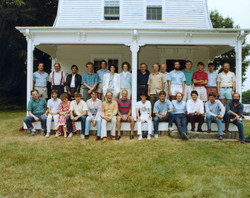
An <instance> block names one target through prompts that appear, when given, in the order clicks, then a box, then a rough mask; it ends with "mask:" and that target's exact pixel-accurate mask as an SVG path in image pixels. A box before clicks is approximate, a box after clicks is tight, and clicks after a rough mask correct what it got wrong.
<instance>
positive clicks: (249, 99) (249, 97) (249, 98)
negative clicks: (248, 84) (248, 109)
mask: <svg viewBox="0 0 250 198" xmlns="http://www.w3.org/2000/svg"><path fill="white" fill-rule="evenodd" d="M242 103H243V104H250V89H249V90H247V91H244V92H242Z"/></svg>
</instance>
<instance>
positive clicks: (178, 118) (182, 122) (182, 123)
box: [174, 114, 187, 135]
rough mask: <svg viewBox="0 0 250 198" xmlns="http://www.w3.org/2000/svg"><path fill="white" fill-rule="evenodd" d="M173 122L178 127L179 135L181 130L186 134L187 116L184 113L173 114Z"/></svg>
mask: <svg viewBox="0 0 250 198" xmlns="http://www.w3.org/2000/svg"><path fill="white" fill-rule="evenodd" d="M174 122H175V124H176V126H177V128H178V131H179V133H180V135H181V134H182V133H183V132H184V133H186V134H187V116H186V115H185V114H175V115H174Z"/></svg>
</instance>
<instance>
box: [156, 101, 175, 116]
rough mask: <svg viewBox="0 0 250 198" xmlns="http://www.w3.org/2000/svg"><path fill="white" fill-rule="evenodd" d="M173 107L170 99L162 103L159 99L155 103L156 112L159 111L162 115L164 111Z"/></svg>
mask: <svg viewBox="0 0 250 198" xmlns="http://www.w3.org/2000/svg"><path fill="white" fill-rule="evenodd" d="M172 108H173V105H172V103H171V102H170V101H169V100H167V99H165V101H164V103H163V104H162V103H161V101H160V100H157V101H156V103H155V105H154V113H158V114H159V115H162V114H163V113H164V112H166V111H168V110H169V109H172Z"/></svg>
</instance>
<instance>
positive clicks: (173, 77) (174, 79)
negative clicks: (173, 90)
mask: <svg viewBox="0 0 250 198" xmlns="http://www.w3.org/2000/svg"><path fill="white" fill-rule="evenodd" d="M167 80H169V81H171V85H182V82H185V81H186V77H185V75H184V73H183V72H182V71H178V72H177V71H175V70H173V71H171V72H170V73H169V74H168V79H167Z"/></svg>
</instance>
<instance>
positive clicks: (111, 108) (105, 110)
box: [102, 100, 118, 119]
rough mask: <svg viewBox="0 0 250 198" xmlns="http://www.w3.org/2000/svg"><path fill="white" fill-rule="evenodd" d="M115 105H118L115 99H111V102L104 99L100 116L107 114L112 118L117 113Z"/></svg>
mask: <svg viewBox="0 0 250 198" xmlns="http://www.w3.org/2000/svg"><path fill="white" fill-rule="evenodd" d="M117 107H118V105H117V102H116V101H114V100H111V102H108V101H107V100H105V101H104V102H103V103H102V118H104V117H106V116H107V117H109V118H110V119H112V118H113V117H114V116H116V114H117V109H118V108H117Z"/></svg>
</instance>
